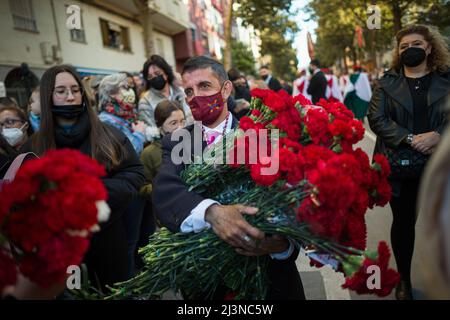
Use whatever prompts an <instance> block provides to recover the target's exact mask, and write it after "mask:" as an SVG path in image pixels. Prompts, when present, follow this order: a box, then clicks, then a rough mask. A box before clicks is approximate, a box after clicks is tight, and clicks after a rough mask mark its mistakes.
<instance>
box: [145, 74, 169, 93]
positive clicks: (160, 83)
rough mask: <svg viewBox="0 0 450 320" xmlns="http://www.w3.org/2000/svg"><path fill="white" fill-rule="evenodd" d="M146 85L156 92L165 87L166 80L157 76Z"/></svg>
mask: <svg viewBox="0 0 450 320" xmlns="http://www.w3.org/2000/svg"><path fill="white" fill-rule="evenodd" d="M148 84H149V86H150V87H152V88H154V89H156V90H162V89H163V88H164V86H165V85H166V80H165V79H164V77H163V76H162V75H159V76H157V77H154V78H153V79H151V80H148Z"/></svg>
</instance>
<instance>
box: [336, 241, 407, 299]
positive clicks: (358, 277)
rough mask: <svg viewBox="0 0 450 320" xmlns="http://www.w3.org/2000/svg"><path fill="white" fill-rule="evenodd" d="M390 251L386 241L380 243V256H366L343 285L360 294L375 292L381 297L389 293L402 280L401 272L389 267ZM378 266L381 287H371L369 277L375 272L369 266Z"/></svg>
mask: <svg viewBox="0 0 450 320" xmlns="http://www.w3.org/2000/svg"><path fill="white" fill-rule="evenodd" d="M389 257H390V252H389V248H388V245H387V244H386V242H384V241H382V242H380V243H379V244H378V258H377V259H376V260H373V259H370V258H365V259H364V261H363V262H362V265H361V267H360V269H359V270H358V271H356V272H355V273H353V274H352V275H350V276H349V277H347V278H346V279H345V283H344V284H343V285H342V287H343V288H344V289H350V290H353V291H356V292H357V293H358V294H366V293H375V294H376V295H378V296H380V297H385V296H387V295H389V294H390V293H391V291H392V289H393V288H395V286H396V285H397V284H398V282H399V281H400V274H398V273H397V272H396V271H395V270H393V269H389ZM371 266H378V267H379V269H380V271H381V273H380V277H381V278H380V282H381V283H380V288H374V289H369V286H368V279H369V277H370V276H371V275H372V274H373V272H369V271H368V268H369V267H371Z"/></svg>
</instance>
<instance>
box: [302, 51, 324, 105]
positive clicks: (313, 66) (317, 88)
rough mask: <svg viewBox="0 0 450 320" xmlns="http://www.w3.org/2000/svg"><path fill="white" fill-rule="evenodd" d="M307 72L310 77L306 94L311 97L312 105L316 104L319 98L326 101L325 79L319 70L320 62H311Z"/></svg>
mask: <svg viewBox="0 0 450 320" xmlns="http://www.w3.org/2000/svg"><path fill="white" fill-rule="evenodd" d="M309 72H310V73H311V75H312V76H311V80H310V81H309V87H308V90H307V92H308V94H309V95H310V96H311V100H312V103H313V104H316V103H317V102H318V101H319V100H320V99H321V98H324V99H326V95H325V93H326V90H327V78H326V77H325V75H324V74H323V72H322V71H321V70H320V62H319V60H317V59H313V60H311V62H310V64H309Z"/></svg>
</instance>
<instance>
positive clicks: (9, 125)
mask: <svg viewBox="0 0 450 320" xmlns="http://www.w3.org/2000/svg"><path fill="white" fill-rule="evenodd" d="M24 122H25V121H23V120H22V119H12V118H8V119H5V121H3V122H0V129H3V127H5V128H14V125H15V124H16V123H24Z"/></svg>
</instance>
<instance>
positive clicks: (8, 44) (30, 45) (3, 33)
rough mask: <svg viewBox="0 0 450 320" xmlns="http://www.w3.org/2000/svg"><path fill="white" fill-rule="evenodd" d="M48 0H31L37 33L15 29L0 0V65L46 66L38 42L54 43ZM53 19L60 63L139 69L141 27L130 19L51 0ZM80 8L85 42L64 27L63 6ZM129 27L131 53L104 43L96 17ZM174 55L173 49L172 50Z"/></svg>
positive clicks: (72, 1) (67, 0)
mask: <svg viewBox="0 0 450 320" xmlns="http://www.w3.org/2000/svg"><path fill="white" fill-rule="evenodd" d="M50 1H51V0H33V10H34V14H35V19H36V23H37V29H38V33H32V32H28V31H20V30H16V29H14V23H13V19H12V15H11V10H10V7H9V1H7V0H0V39H1V40H2V45H1V46H0V65H16V66H18V65H20V63H22V62H27V63H28V64H29V65H30V67H32V68H48V67H49V66H51V65H48V64H45V63H44V60H43V58H42V54H41V49H40V43H41V42H49V43H50V44H51V45H57V37H56V31H55V25H54V20H53V14H52V10H51V5H50V3H51V2H50ZM54 4H55V13H56V21H57V25H58V30H59V38H60V42H61V56H62V59H63V61H62V63H69V64H72V65H74V66H79V67H85V68H95V69H107V70H118V71H139V70H141V68H142V65H143V64H144V62H145V59H146V57H145V49H144V42H143V31H142V27H141V26H140V25H139V24H137V23H134V22H132V21H130V20H127V19H124V18H121V17H119V16H117V15H114V14H110V13H108V12H106V11H103V10H101V9H98V8H96V7H93V6H89V5H86V4H82V3H80V2H78V1H76V0H54ZM72 4H76V5H79V6H80V7H81V10H82V20H83V25H84V30H85V35H86V43H79V42H74V41H71V38H70V31H69V30H68V29H67V27H66V20H67V15H66V5H72ZM100 17H101V18H103V19H105V20H108V21H112V22H115V23H117V24H119V25H121V26H124V27H127V28H129V35H130V42H131V50H132V52H131V53H129V52H121V51H117V50H114V49H110V48H105V47H104V46H103V40H102V34H101V28H100V22H99V18H100ZM172 47H173V46H172ZM171 52H172V55H173V48H172V49H171Z"/></svg>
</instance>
